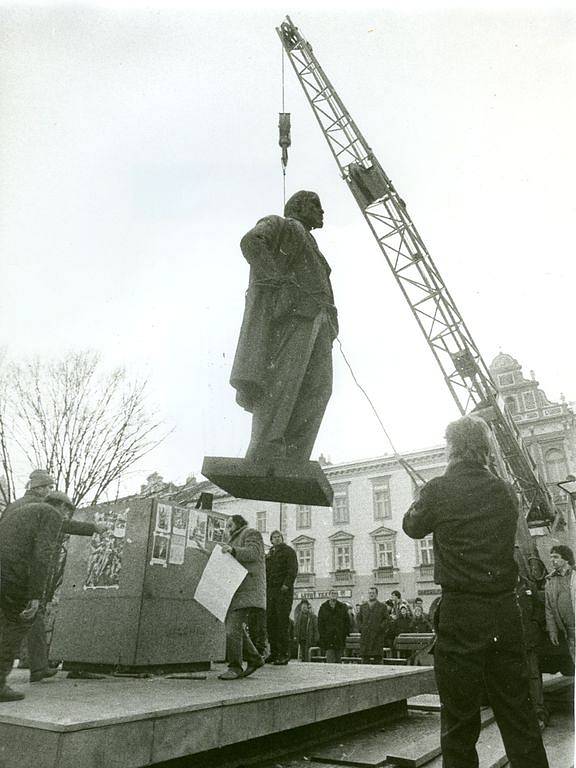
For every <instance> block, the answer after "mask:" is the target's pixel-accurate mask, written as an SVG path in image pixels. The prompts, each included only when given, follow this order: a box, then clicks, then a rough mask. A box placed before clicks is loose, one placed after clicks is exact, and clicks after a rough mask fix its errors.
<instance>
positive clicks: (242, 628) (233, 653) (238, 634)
mask: <svg viewBox="0 0 576 768" xmlns="http://www.w3.org/2000/svg"><path fill="white" fill-rule="evenodd" d="M249 621H250V608H238V609H236V610H233V611H228V614H227V615H226V622H225V627H226V661H227V663H228V668H229V669H232V670H234V672H241V671H242V660H243V659H246V661H247V662H248V664H250V663H251V662H254V661H259V660H260V654H259V653H258V651H257V650H256V648H255V647H254V643H253V642H252V640H251V639H250V635H249V634H248V626H249Z"/></svg>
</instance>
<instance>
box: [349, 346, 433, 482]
mask: <svg viewBox="0 0 576 768" xmlns="http://www.w3.org/2000/svg"><path fill="white" fill-rule="evenodd" d="M336 341H337V342H338V346H339V347H340V354H341V355H342V357H343V358H344V362H345V363H346V365H347V366H348V370H349V371H350V373H351V375H352V378H353V379H354V383H355V384H356V386H357V387H358V389H359V390H360V392H362V394H363V395H364V397H365V398H366V400H367V401H368V403H369V404H370V408H372V411H373V413H374V415H375V416H376V418H377V419H378V423H379V424H380V427H381V428H382V432H384V435H385V436H386V439H387V440H388V443H389V445H390V448H391V449H392V454H393V456H394V458H395V459H396V461H397V462H398V463H399V464H400V465H401V466H402V467H403V468H404V469H405V470H406V472H407V473H408V474H409V475H410V477H411V478H412V479H413V480H415V481H416V480H417V481H419V482H421V483H425V482H426V480H425V479H424V478H423V477H422V475H421V474H420V473H419V472H418V471H417V470H416V469H414V467H412V466H411V465H410V464H409V463H408V462H407V461H406V459H405V458H404V457H403V456H401V455H400V454H399V453H398V451H397V450H396V447H395V445H394V443H393V442H392V438H391V437H390V435H389V433H388V430H387V429H386V427H385V426H384V422H383V421H382V419H381V418H380V414H379V413H378V411H377V410H376V406H375V405H374V403H373V402H372V399H371V398H370V395H369V394H368V392H366V390H365V389H364V387H363V386H362V384H360V382H359V381H358V379H357V377H356V374H355V373H354V370H353V368H352V366H351V365H350V361H349V360H348V358H347V357H346V354H345V352H344V347H343V346H342V342H341V341H340V338H339V337H336Z"/></svg>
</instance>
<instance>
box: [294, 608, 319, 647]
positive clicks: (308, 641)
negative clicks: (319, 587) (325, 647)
mask: <svg viewBox="0 0 576 768" xmlns="http://www.w3.org/2000/svg"><path fill="white" fill-rule="evenodd" d="M294 638H295V639H296V640H297V642H298V643H299V644H300V643H302V644H303V645H305V646H306V647H307V648H310V647H311V646H313V645H317V644H318V641H319V640H320V635H319V634H318V619H317V618H316V616H315V615H314V614H313V613H312V611H308V613H304V611H302V612H301V613H300V615H299V616H298V619H297V620H296V622H295V624H294Z"/></svg>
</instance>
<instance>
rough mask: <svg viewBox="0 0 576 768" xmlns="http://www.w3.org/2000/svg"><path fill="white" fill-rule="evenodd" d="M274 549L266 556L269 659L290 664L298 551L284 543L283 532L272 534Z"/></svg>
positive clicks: (272, 661)
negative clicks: (291, 617) (292, 611)
mask: <svg viewBox="0 0 576 768" xmlns="http://www.w3.org/2000/svg"><path fill="white" fill-rule="evenodd" d="M270 542H271V544H272V547H271V549H270V551H269V552H268V554H267V555H266V613H267V628H268V642H269V643H270V656H269V657H268V658H267V659H266V661H267V662H268V663H272V664H275V665H276V666H278V665H284V664H288V661H289V659H290V635H289V627H290V611H291V610H292V601H293V600H294V581H295V579H296V576H297V575H298V558H297V557H296V552H295V551H294V550H293V549H292V547H290V546H288V544H285V543H284V537H283V536H282V534H281V533H280V531H272V533H271V534H270Z"/></svg>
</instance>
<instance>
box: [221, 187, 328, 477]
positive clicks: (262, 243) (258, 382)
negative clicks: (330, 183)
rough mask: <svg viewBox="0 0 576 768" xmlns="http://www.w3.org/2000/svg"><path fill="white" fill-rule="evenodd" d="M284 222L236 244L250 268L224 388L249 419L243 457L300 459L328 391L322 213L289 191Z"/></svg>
mask: <svg viewBox="0 0 576 768" xmlns="http://www.w3.org/2000/svg"><path fill="white" fill-rule="evenodd" d="M284 216H285V218H282V217H281V216H266V217H265V218H263V219H260V221H259V222H258V223H257V224H256V226H255V227H254V228H253V229H251V230H250V232H248V233H247V234H246V235H245V236H244V237H243V238H242V241H241V243H240V247H241V249H242V253H243V254H244V256H245V258H246V260H247V261H248V262H249V264H250V282H249V285H248V291H247V294H246V308H245V311H244V319H243V321H242V328H241V331H240V338H239V340H238V347H237V349H236V356H235V359H234V366H233V368H232V375H231V377H230V383H231V384H232V386H233V387H234V388H235V389H236V391H237V394H236V400H237V402H238V403H239V404H240V405H241V406H242V407H243V408H245V409H246V410H247V411H250V412H251V413H252V436H251V440H250V445H249V447H248V451H247V452H246V459H250V460H273V459H278V458H282V459H290V460H294V461H295V462H298V461H308V460H309V459H310V454H311V453H312V448H313V447H314V442H315V440H316V436H317V434H318V430H319V428H320V424H321V422H322V417H323V416H324V411H325V410H326V405H327V404H328V400H329V399H330V395H331V393H332V343H333V341H334V339H335V338H336V336H337V334H338V315H337V312H336V307H335V306H334V295H333V293H332V286H331V284H330V267H329V266H328V263H327V262H326V259H325V258H324V256H322V254H321V253H320V251H319V249H318V245H317V243H316V240H315V239H314V237H313V236H312V234H311V231H310V230H312V229H318V228H320V227H322V224H323V217H324V211H323V210H322V205H321V203H320V198H319V197H318V195H317V194H316V193H315V192H306V191H301V192H296V194H294V195H293V196H292V197H291V198H290V199H289V200H288V202H287V203H286V206H285V208H284Z"/></svg>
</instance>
